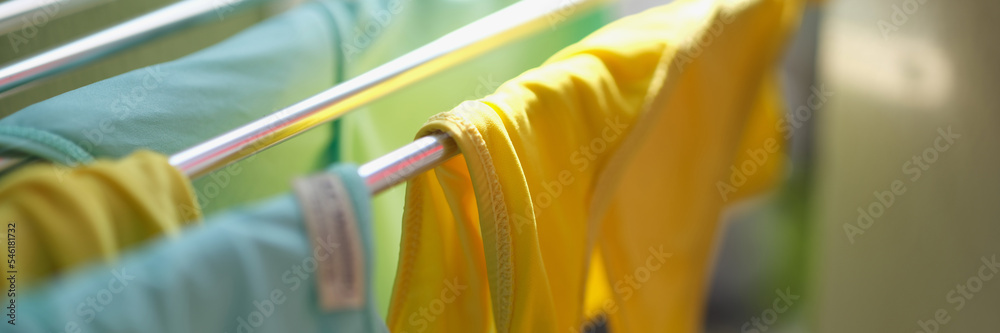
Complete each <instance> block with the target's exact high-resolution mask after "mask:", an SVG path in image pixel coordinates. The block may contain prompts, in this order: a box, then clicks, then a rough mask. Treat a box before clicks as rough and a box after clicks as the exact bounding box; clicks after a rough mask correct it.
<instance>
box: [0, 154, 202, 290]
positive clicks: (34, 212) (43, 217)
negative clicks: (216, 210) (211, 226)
mask: <svg viewBox="0 0 1000 333" xmlns="http://www.w3.org/2000/svg"><path fill="white" fill-rule="evenodd" d="M0 217H3V219H4V221H5V222H7V223H11V224H13V225H14V228H13V230H14V231H13V232H12V233H13V236H14V237H15V238H16V241H17V248H16V253H15V255H14V258H12V259H14V260H15V261H16V273H15V275H16V278H17V283H18V286H19V287H29V286H30V285H32V284H35V283H37V282H40V281H42V280H44V279H45V278H47V277H50V276H52V275H60V274H65V273H66V272H68V271H69V270H71V269H73V268H76V266H80V265H82V264H84V263H88V262H90V261H94V260H97V259H102V260H107V261H114V260H115V259H117V258H118V257H119V256H120V252H121V251H122V250H125V249H128V248H132V247H135V246H137V245H139V244H141V243H143V242H144V241H146V240H149V239H151V238H155V237H158V236H160V235H163V234H166V235H171V236H174V235H176V234H177V233H178V232H179V231H180V229H181V227H182V226H184V225H186V224H191V223H195V222H197V221H198V220H199V219H200V217H201V212H200V210H199V209H198V206H197V204H196V203H195V197H194V192H193V191H192V189H191V185H190V183H189V182H188V180H187V177H185V176H184V175H183V174H181V173H180V172H179V171H177V169H174V168H173V167H172V166H170V164H168V163H167V158H166V156H163V155H160V154H157V153H154V152H150V151H137V152H135V153H134V154H132V155H130V156H128V157H126V158H123V159H121V160H119V161H107V160H99V161H97V162H94V163H92V164H89V165H86V166H81V167H78V168H67V167H63V166H58V165H53V164H49V163H44V164H36V165H31V166H27V167H24V168H23V169H19V170H15V171H13V172H12V174H11V175H9V176H7V177H4V178H2V179H0Z"/></svg>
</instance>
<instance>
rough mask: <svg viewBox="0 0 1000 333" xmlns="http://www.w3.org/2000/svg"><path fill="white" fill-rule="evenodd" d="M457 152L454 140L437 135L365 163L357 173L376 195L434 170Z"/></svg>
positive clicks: (420, 139) (423, 138) (440, 134)
mask: <svg viewBox="0 0 1000 333" xmlns="http://www.w3.org/2000/svg"><path fill="white" fill-rule="evenodd" d="M458 153H459V151H458V147H457V146H456V145H455V140H453V139H452V138H451V137H450V136H448V134H446V133H437V134H433V135H429V136H425V137H422V138H419V139H417V140H416V141H413V142H411V143H410V144H408V145H406V146H403V147H402V148H399V149H396V150H395V151H393V152H391V153H389V154H387V155H385V156H382V157H379V158H377V159H375V160H373V161H371V162H368V163H365V164H364V165H362V166H361V167H359V168H358V174H359V175H361V177H362V178H364V179H365V183H366V184H368V188H369V189H371V193H372V195H375V194H378V193H380V192H382V191H385V190H387V189H389V188H392V187H393V186H396V185H397V184H400V183H402V182H405V181H406V180H407V179H410V178H413V177H415V176H417V175H419V174H421V173H424V172H425V171H427V170H430V169H433V168H434V167H436V166H438V165H440V164H441V163H444V162H445V161H447V160H448V159H450V158H452V157H455V155H458Z"/></svg>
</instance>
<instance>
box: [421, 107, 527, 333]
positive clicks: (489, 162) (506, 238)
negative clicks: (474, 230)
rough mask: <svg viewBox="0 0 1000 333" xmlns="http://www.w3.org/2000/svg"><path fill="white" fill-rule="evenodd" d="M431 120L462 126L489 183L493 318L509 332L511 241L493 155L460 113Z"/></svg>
mask: <svg viewBox="0 0 1000 333" xmlns="http://www.w3.org/2000/svg"><path fill="white" fill-rule="evenodd" d="M477 102H478V101H477ZM478 103H481V102H478ZM484 106H486V107H488V108H489V109H490V110H491V111H492V110H493V108H492V107H490V106H489V105H485V103H484ZM431 119H432V120H437V119H441V120H447V121H450V122H452V123H455V124H456V125H458V126H459V127H461V128H462V130H463V131H464V132H465V134H466V135H468V136H469V137H470V138H471V139H472V140H471V141H472V144H473V147H475V148H476V156H477V157H478V158H479V162H480V163H482V165H483V169H484V170H485V172H486V178H487V181H488V182H489V187H488V189H489V191H490V199H491V202H490V204H492V206H493V219H494V220H495V222H494V229H495V230H496V240H495V243H496V253H497V264H498V265H499V267H497V279H498V280H499V281H497V282H498V283H499V285H498V286H497V291H498V293H499V295H495V297H497V298H498V300H499V301H498V302H497V303H498V304H500V308H499V309H495V310H496V312H497V313H498V314H500V316H499V317H498V318H495V320H496V322H497V332H508V331H509V330H510V321H511V316H512V312H513V307H512V306H511V303H512V299H513V297H514V296H513V294H514V286H513V280H514V264H513V263H512V262H511V247H512V244H511V243H512V241H511V238H510V223H509V219H508V214H507V204H506V200H504V197H503V190H502V186H501V185H500V180H499V177H498V176H497V172H496V167H495V166H494V165H493V157H492V156H491V155H490V152H489V149H488V148H487V147H486V140H484V139H483V136H482V134H481V133H479V129H478V128H476V126H474V125H473V124H471V123H470V122H469V121H467V120H466V119H465V118H464V117H462V116H461V115H459V114H454V113H451V112H448V113H442V114H439V115H437V116H434V117H432V118H431ZM466 156H468V154H466Z"/></svg>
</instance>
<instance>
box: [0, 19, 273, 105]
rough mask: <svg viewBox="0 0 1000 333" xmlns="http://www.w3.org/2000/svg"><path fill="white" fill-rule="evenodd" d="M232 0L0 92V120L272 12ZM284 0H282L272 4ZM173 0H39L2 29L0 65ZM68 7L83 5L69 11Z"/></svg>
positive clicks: (212, 39)
mask: <svg viewBox="0 0 1000 333" xmlns="http://www.w3.org/2000/svg"><path fill="white" fill-rule="evenodd" d="M235 1H236V0H218V2H217V6H216V10H215V12H214V13H211V15H212V16H213V17H211V19H210V20H208V21H207V22H206V21H204V20H203V21H202V23H201V24H194V25H189V26H188V27H186V28H185V29H183V30H181V31H176V32H172V33H171V34H170V35H169V38H158V39H153V40H149V41H146V42H143V43H142V44H141V45H137V46H136V47H132V48H129V49H126V50H122V51H119V52H118V53H117V54H114V55H111V56H108V57H105V58H103V59H101V60H100V61H97V62H95V63H93V64H91V65H88V66H85V67H82V68H77V69H75V70H72V71H69V72H66V73H62V74H60V75H59V76H58V77H57V78H55V79H52V80H44V81H41V82H38V83H36V84H33V85H32V86H30V87H27V89H24V90H22V91H18V92H17V93H13V94H7V95H5V96H3V103H0V118H2V117H4V116H7V115H10V114H12V113H14V112H15V111H17V110H20V109H23V108H25V107H27V106H29V105H32V104H35V103H38V102H41V101H44V100H46V99H49V98H52V97H55V96H56V95H59V94H62V93H65V92H68V91H70V90H73V89H77V88H80V87H82V86H85V85H88V84H91V83H94V82H97V81H100V80H103V79H106V78H109V77H113V76H115V75H119V74H123V73H125V72H128V71H131V70H135V69H138V68H142V67H145V66H149V65H152V64H156V63H160V62H164V61H169V60H173V59H177V58H178V57H181V56H184V55H187V54H189V53H191V52H194V51H197V50H200V49H202V48H205V47H207V46H210V45H212V44H215V43H218V42H220V41H222V40H224V39H226V38H227V37H229V36H232V35H233V34H235V33H237V32H239V31H240V30H242V29H245V28H248V27H250V26H252V25H253V24H254V23H257V22H260V21H262V20H264V19H265V18H267V17H268V16H269V15H270V14H272V12H273V8H269V7H270V6H251V7H250V8H246V9H243V10H236V8H234V6H233V3H234V2H235ZM284 1H288V0H280V1H272V2H275V3H278V2H284ZM175 2H177V0H144V1H109V0H98V1H76V0H72V1H42V2H40V3H42V4H44V6H43V7H42V11H41V12H36V13H35V14H33V15H31V16H30V17H28V18H27V19H23V20H18V21H17V22H15V24H16V27H15V29H13V31H7V32H4V33H3V37H4V45H5V47H0V64H3V65H9V64H11V63H13V62H15V61H18V60H22V59H26V58H28V57H30V56H35V55H37V54H39V53H41V52H43V51H46V50H48V49H51V48H53V47H56V46H59V45H63V44H66V43H68V42H71V41H73V40H76V39H78V38H81V37H84V36H87V35H89V34H92V33H95V32H97V31H100V30H101V29H104V28H107V27H109V26H112V25H115V24H118V23H121V22H125V21H126V20H129V19H132V18H135V17H137V16H139V15H142V14H145V13H148V12H152V11H154V10H157V9H159V8H163V7H165V6H167V5H170V4H172V3H175ZM81 3H82V4H81ZM273 5H274V4H272V6H273ZM73 7H88V8H87V9H84V10H82V11H80V12H73Z"/></svg>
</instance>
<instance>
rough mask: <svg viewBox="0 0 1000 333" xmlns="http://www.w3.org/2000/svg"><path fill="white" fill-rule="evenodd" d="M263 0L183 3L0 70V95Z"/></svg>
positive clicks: (203, 0) (199, 0)
mask: <svg viewBox="0 0 1000 333" xmlns="http://www.w3.org/2000/svg"><path fill="white" fill-rule="evenodd" d="M265 1H267V0H185V1H181V2H178V3H175V4H172V5H169V6H166V7H163V8H160V9H158V10H155V11H153V12H150V13H148V14H145V15H142V16H139V17H136V18H134V19H131V20H128V21H125V22H123V23H121V24H118V25H115V26H113V27H110V28H107V29H104V30H101V31H99V32H96V33H94V34H92V35H89V36H87V37H83V38H81V39H78V40H76V41H72V42H69V43H67V44H64V45H62V46H58V47H56V48H54V49H51V50H48V51H45V52H42V53H40V54H38V55H35V56H32V57H30V58H27V59H24V60H21V61H18V62H15V63H13V64H10V65H8V66H5V67H3V68H0V92H5V91H8V90H11V89H14V88H16V87H18V86H21V85H24V84H26V83H29V82H32V81H35V80H39V79H43V78H46V77H49V76H53V75H56V74H58V73H61V72H64V71H67V70H70V69H73V68H76V67H78V66H82V65H85V64H88V63H91V62H93V61H95V60H98V59H101V58H104V57H107V56H108V55H110V54H113V53H116V52H118V51H121V50H124V49H127V48H129V47H131V46H133V45H136V44H139V43H141V42H143V41H146V40H149V39H152V38H155V37H158V36H160V35H163V34H166V33H169V32H172V31H175V30H178V29H181V28H183V27H186V26H189V25H192V24H196V23H201V22H205V21H209V20H211V19H213V18H218V17H221V15H222V14H223V13H227V12H229V11H235V10H238V9H241V8H245V7H247V6H248V5H250V4H257V3H263V2H265Z"/></svg>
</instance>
